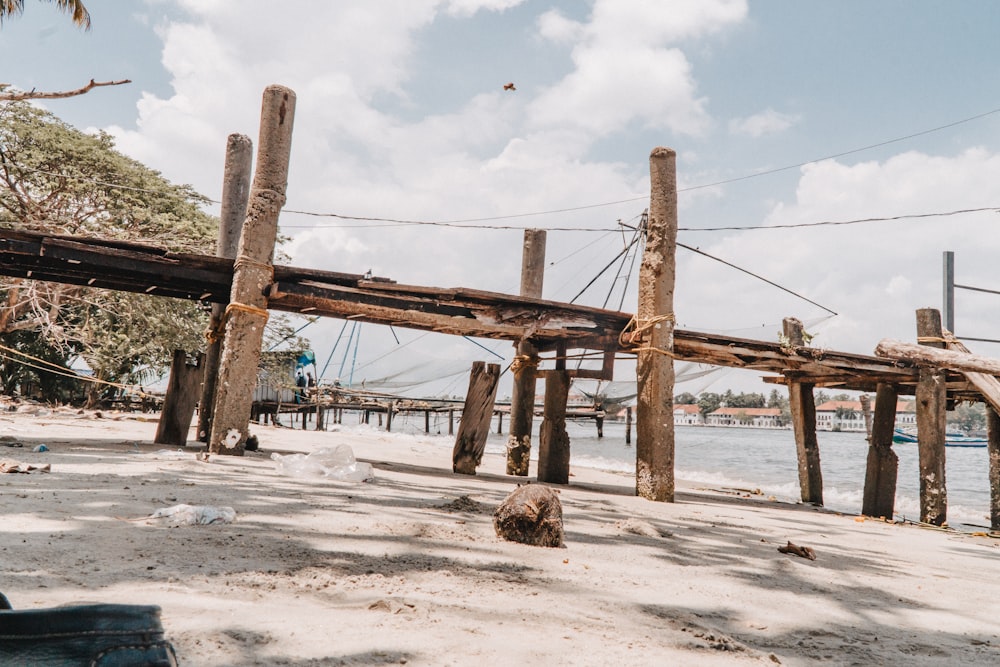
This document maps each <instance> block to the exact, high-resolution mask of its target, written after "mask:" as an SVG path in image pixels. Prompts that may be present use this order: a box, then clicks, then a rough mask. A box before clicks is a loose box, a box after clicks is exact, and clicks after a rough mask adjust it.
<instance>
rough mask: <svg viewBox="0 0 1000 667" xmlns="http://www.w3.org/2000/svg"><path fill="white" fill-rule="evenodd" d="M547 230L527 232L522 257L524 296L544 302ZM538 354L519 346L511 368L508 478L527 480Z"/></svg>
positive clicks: (531, 347) (529, 347) (524, 344)
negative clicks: (514, 476)
mask: <svg viewBox="0 0 1000 667" xmlns="http://www.w3.org/2000/svg"><path fill="white" fill-rule="evenodd" d="M545 239H546V232H545V230H544V229H526V230H524V250H523V252H522V254H521V296H531V297H536V298H541V296H542V285H543V282H544V277H545ZM537 368H538V350H537V349H535V346H534V345H532V344H531V343H529V342H528V341H527V340H522V341H521V342H519V343H518V344H517V356H516V357H515V358H514V361H513V362H512V363H511V365H510V369H511V372H512V373H513V375H514V387H513V390H512V392H511V395H510V426H509V428H508V435H507V474H508V475H518V476H520V477H524V476H526V475H527V474H528V461H529V459H530V457H531V430H532V421H533V419H534V416H535V380H536V374H535V369H537Z"/></svg>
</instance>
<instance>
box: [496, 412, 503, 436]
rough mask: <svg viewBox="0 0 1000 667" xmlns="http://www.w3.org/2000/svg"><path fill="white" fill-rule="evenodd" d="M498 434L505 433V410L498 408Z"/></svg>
mask: <svg viewBox="0 0 1000 667" xmlns="http://www.w3.org/2000/svg"><path fill="white" fill-rule="evenodd" d="M497 435H503V411H502V410H497Z"/></svg>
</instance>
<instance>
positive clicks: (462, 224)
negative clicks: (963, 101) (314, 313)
mask: <svg viewBox="0 0 1000 667" xmlns="http://www.w3.org/2000/svg"><path fill="white" fill-rule="evenodd" d="M997 113H1000V108H997V109H991V110H990V111H985V112H983V113H980V114H976V115H974V116H970V117H968V118H963V119H961V120H957V121H953V122H951V123H946V124H944V125H939V126H937V127H933V128H930V129H927V130H921V131H919V132H913V133H911V134H907V135H904V136H901V137H895V138H893V139H887V140H885V141H880V142H877V143H874V144H869V145H867V146H861V147H859V148H853V149H850V150H846V151H840V152H838V153H833V154H830V155H827V156H824V157H820V158H814V159H811V160H806V161H803V162H797V163H795V164H790V165H786V166H783V167H776V168H774V169H767V170H764V171H757V172H753V173H750V174H744V175H742V176H736V177H733V178H728V179H724V180H721V181H715V182H712V183H702V184H700V185H691V186H687V187H684V188H678V190H677V192H678V193H681V192H692V191H695V190H702V189H706V188H712V187H717V186H720V185H727V184H730V183H736V182H740V181H745V180H749V179H752V178H760V177H761V176H768V175H771V174H776V173H780V172H784V171H789V170H791V169H799V168H801V167H804V166H806V165H809V164H815V163H817V162H822V161H824V160H833V159H836V158H840V157H844V156H846V155H853V154H855V153H861V152H864V151H869V150H873V149H875V148H881V147H884V146H888V145H891V144H895V143H899V142H902V141H907V140H909V139H914V138H916V137H921V136H925V135H928V134H932V133H934V132H940V131H941V130H946V129H950V128H953V127H956V126H958V125H962V124H965V123H970V122H972V121H975V120H979V119H981V118H985V117H987V116H991V115H994V114H997ZM17 168H18V169H20V170H22V171H28V172H33V173H39V174H43V175H47V176H54V177H57V178H71V179H74V180H78V181H82V182H88V183H93V184H95V185H100V186H103V187H109V188H117V189H121V190H128V191H132V192H144V193H148V194H158V195H176V194H178V193H176V192H168V191H163V190H154V189H149V188H139V187H133V186H127V185H120V184H117V183H111V182H108V181H102V180H99V179H93V178H87V177H83V176H75V175H69V174H60V173H55V172H47V171H45V170H42V169H33V168H31V167H25V166H20V165H18V166H17ZM187 196H189V197H191V198H193V199H199V200H200V201H203V202H206V203H211V204H221V202H220V201H219V200H217V199H211V198H209V197H202V196H201V195H199V194H197V193H196V192H193V191H192V192H191V193H189V194H188V195H187ZM646 199H648V196H647V195H642V196H636V197H628V198H625V199H618V200H614V201H608V202H600V203H596V204H584V205H581V206H571V207H566V208H558V209H549V210H546V211H532V212H527V213H512V214H506V215H495V216H486V217H479V218H462V219H454V220H405V219H398V218H383V217H376V216H353V215H346V214H342V213H332V212H330V213H324V212H318V211H306V210H301V209H291V208H288V209H283V210H282V212H283V213H291V214H295V215H305V216H310V217H322V218H335V219H339V220H354V221H358V222H383V223H388V224H387V225H380V226H390V225H396V226H407V225H420V226H437V227H457V228H475V229H496V230H523V229H527V227H522V226H483V225H476V224H473V223H480V222H493V221H497V220H513V219H519V218H528V217H536V216H543V215H554V214H559V213H572V212H575V211H583V210H589V209H595V208H603V207H607V206H616V205H618V204H627V203H631V202H636V201H643V200H646ZM974 210H977V209H969V210H967V211H963V212H971V211H974ZM979 210H983V209H979ZM930 215H936V214H927V216H928V217H929V216H930ZM937 215H945V214H937ZM950 215H954V213H952V214H950ZM901 217H921V216H901ZM885 219H887V220H892V219H899V218H885ZM881 220H883V219H882V218H873V219H870V220H868V219H866V220H859V221H857V222H876V221H881ZM815 224H854V221H848V222H844V223H830V222H824V223H815ZM336 226H337V227H342V226H341V225H336ZM366 226H370V225H366ZM790 226H808V225H805V224H803V225H790ZM298 227H307V228H316V227H317V225H285V224H283V225H282V228H289V229H294V228H298ZM772 228H780V227H777V226H776V227H772ZM548 229H550V230H551V231H574V232H577V231H594V232H606V231H608V230H606V229H591V228H580V227H552V228H548ZM723 229H725V230H726V231H728V230H730V229H734V228H716V229H711V230H709V229H703V230H698V231H722V230H723ZM749 229H757V227H751V228H749ZM762 229H766V228H762ZM685 231H694V230H692V229H685Z"/></svg>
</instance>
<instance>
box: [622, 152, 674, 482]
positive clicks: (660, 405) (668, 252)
mask: <svg viewBox="0 0 1000 667" xmlns="http://www.w3.org/2000/svg"><path fill="white" fill-rule="evenodd" d="M649 179H650V192H649V216H648V227H647V234H646V249H645V251H644V252H643V255H642V265H641V266H640V268H639V303H638V308H637V309H636V314H635V325H636V328H635V332H634V334H633V337H632V339H633V340H632V342H633V343H635V344H637V346H638V352H637V360H636V379H637V381H638V397H637V402H636V420H635V433H636V447H635V455H636V462H635V490H636V494H637V495H639V496H641V497H643V498H646V499H648V500H657V501H666V502H673V501H674V418H673V394H674V360H673V357H672V356H670V355H671V354H672V353H673V350H674V271H675V265H676V257H675V255H676V252H677V154H676V153H675V152H674V151H673V150H671V149H669V148H662V147H660V148H654V149H653V151H652V152H651V153H650V155H649Z"/></svg>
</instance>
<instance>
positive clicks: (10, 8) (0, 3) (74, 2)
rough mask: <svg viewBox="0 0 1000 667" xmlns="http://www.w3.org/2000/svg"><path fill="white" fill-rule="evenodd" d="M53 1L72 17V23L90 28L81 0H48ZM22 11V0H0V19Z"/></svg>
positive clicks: (88, 18)
mask: <svg viewBox="0 0 1000 667" xmlns="http://www.w3.org/2000/svg"><path fill="white" fill-rule="evenodd" d="M49 1H50V2H55V3H56V6H57V7H59V9H61V10H62V11H64V12H66V13H67V14H69V15H70V16H72V17H73V23H75V24H77V25H78V26H80V27H81V28H87V29H89V28H90V12H88V11H87V8H86V7H84V5H83V0H49ZM23 11H24V0H0V21H3V20H4V19H5V18H6V17H8V16H10V15H11V14H20V13H22V12H23Z"/></svg>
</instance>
